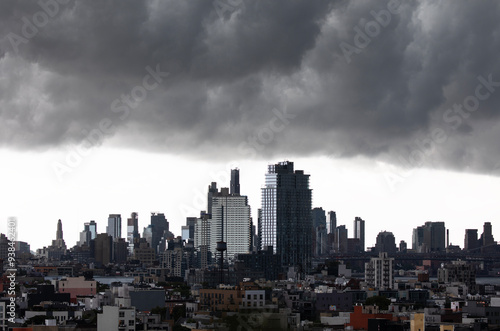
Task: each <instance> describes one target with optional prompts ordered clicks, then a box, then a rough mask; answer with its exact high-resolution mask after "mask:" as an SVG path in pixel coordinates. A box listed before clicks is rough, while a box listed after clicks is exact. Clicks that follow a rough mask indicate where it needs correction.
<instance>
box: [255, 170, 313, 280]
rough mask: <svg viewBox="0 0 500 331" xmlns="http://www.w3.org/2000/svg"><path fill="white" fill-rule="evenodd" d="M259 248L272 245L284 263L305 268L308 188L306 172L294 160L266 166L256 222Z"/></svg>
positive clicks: (309, 232) (309, 218) (308, 262)
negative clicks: (299, 168)
mask: <svg viewBox="0 0 500 331" xmlns="http://www.w3.org/2000/svg"><path fill="white" fill-rule="evenodd" d="M259 235H260V236H261V238H260V242H261V247H260V249H264V248H266V247H268V246H273V251H274V253H276V254H277V255H279V257H280V260H281V264H282V265H283V266H296V267H299V268H300V269H302V271H303V272H304V271H307V270H309V268H310V265H311V254H312V216H311V189H309V175H306V174H304V171H302V170H296V171H294V169H293V162H289V161H285V162H280V163H278V164H274V165H269V166H268V172H267V174H266V180H265V187H264V188H262V213H261V219H260V222H259Z"/></svg>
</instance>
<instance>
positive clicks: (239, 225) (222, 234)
mask: <svg viewBox="0 0 500 331" xmlns="http://www.w3.org/2000/svg"><path fill="white" fill-rule="evenodd" d="M251 227H252V219H251V217H250V206H249V205H248V198H247V197H246V196H242V195H239V194H237V195H236V194H235V195H233V194H230V193H229V189H228V188H221V190H220V192H214V193H213V196H212V218H211V220H210V251H211V252H212V253H215V248H216V246H217V242H219V241H224V242H226V244H227V251H226V256H227V257H228V258H229V259H233V258H234V255H235V254H245V253H248V252H249V251H250V246H251V244H252V229H251Z"/></svg>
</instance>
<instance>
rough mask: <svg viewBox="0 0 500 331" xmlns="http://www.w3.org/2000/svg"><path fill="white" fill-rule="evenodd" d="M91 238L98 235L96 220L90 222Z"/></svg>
mask: <svg viewBox="0 0 500 331" xmlns="http://www.w3.org/2000/svg"><path fill="white" fill-rule="evenodd" d="M89 231H90V239H91V240H92V239H95V237H97V223H96V222H95V221H93V220H92V221H90V223H89Z"/></svg>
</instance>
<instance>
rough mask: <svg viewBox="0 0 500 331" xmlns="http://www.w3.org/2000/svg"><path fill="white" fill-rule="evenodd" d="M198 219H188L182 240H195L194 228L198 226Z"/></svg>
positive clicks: (184, 226) (183, 229)
mask: <svg viewBox="0 0 500 331" xmlns="http://www.w3.org/2000/svg"><path fill="white" fill-rule="evenodd" d="M196 219H197V218H196V217H186V225H183V226H182V240H189V239H193V240H194V228H195V226H196Z"/></svg>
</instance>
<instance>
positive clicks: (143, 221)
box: [18, 164, 498, 250]
mask: <svg viewBox="0 0 500 331" xmlns="http://www.w3.org/2000/svg"><path fill="white" fill-rule="evenodd" d="M269 165H270V164H268V165H267V166H269ZM306 172H307V170H306ZM230 174H231V172H230V170H229V171H228V172H227V178H229V179H230ZM220 175H222V174H220ZM244 177H245V176H244V175H243V177H242V181H243V182H252V180H248V179H245V178H244ZM262 177H264V173H262ZM311 178H314V174H312V176H311ZM262 181H263V182H264V178H262ZM319 181H320V180H319ZM217 184H218V183H217ZM218 187H221V186H220V185H219V184H218ZM222 187H226V188H229V187H230V185H229V183H228V185H222ZM242 187H243V190H242V192H243V193H245V184H243V185H242ZM311 188H312V189H313V196H314V195H315V194H314V191H315V189H314V187H311ZM259 198H260V197H259ZM202 199H203V198H202ZM204 199H205V201H203V202H201V201H200V204H199V205H203V207H202V208H201V209H200V210H199V211H198V214H197V215H195V214H192V215H191V216H193V217H195V216H196V217H198V216H199V212H200V211H202V210H206V209H207V208H206V203H207V202H208V200H207V198H206V192H205V196H204ZM259 200H260V199H259ZM249 205H250V206H251V210H252V217H253V219H254V225H255V226H256V225H257V224H256V220H257V215H256V212H257V209H258V208H260V205H258V206H254V205H252V204H251V202H250V200H249ZM191 207H194V206H191ZM314 207H322V208H324V209H325V212H327V213H329V212H330V210H329V209H328V208H327V207H324V206H316V205H315V204H314V203H313V208H314ZM333 211H334V212H336V214H337V215H338V214H339V212H340V214H342V208H339V209H335V210H333ZM133 212H134V213H135V212H136V211H133ZM156 212H161V213H165V215H166V219H167V221H169V223H170V222H171V221H172V220H170V219H169V217H168V214H169V213H168V211H166V212H162V211H156ZM156 212H147V214H146V216H142V217H141V213H138V219H139V229H142V228H146V227H147V226H148V224H149V217H150V215H151V214H152V213H156ZM131 213H132V212H127V214H125V213H121V214H118V215H121V217H122V220H125V219H126V217H127V215H130V214H131ZM254 214H255V216H254ZM354 214H355V215H356V216H353V217H352V219H344V218H338V216H337V226H340V225H344V226H345V227H346V229H348V237H349V238H354V237H355V232H354V230H355V229H354V225H353V221H354V223H355V222H356V219H357V217H358V215H362V213H358V212H354ZM110 215H111V214H108V215H107V216H105V217H101V219H100V220H101V222H100V223H101V224H102V225H101V227H99V221H96V223H97V225H98V228H100V229H101V231H98V233H106V230H105V229H106V224H107V222H108V218H109V217H110ZM360 217H361V218H364V219H363V221H366V226H367V228H369V229H372V230H371V231H370V232H368V231H365V241H366V242H367V245H366V247H365V249H366V248H367V247H374V246H375V244H376V237H377V234H378V233H379V232H382V231H388V230H389V229H387V228H379V226H378V225H377V224H376V223H375V224H374V223H372V222H370V221H369V220H367V219H366V217H364V216H360ZM96 218H97V219H99V217H96ZM18 221H19V220H18ZM63 222H64V219H63ZM88 222H89V221H86V222H82V224H77V225H76V227H77V228H78V227H82V226H83V225H84V223H88ZM425 222H428V221H424V220H421V221H420V220H419V221H417V222H416V223H413V224H412V225H411V226H410V227H411V228H410V229H409V228H408V227H406V226H404V228H405V229H406V232H401V231H399V232H395V231H392V232H394V234H395V237H396V243H399V241H401V240H404V241H406V243H407V245H408V247H412V237H413V229H414V228H417V227H420V226H422V225H423V224H424V223H425ZM484 222H488V221H482V220H481V221H477V224H475V225H474V226H471V224H466V225H464V228H463V231H459V232H458V233H457V230H459V229H456V228H454V227H453V225H452V224H447V222H445V227H446V229H451V234H450V238H451V240H450V243H452V244H454V245H458V246H460V247H461V248H464V237H465V230H466V229H478V231H479V234H481V231H482V230H481V229H482V226H483V223H484ZM56 223H57V222H55V223H54V224H56ZM20 224H22V223H20ZM170 224H172V223H170ZM174 224H176V225H177V224H178V226H173V227H172V226H171V227H170V230H171V231H172V232H173V233H174V235H175V236H181V227H182V226H183V225H184V224H185V219H183V220H181V221H180V222H177V221H176V222H174ZM473 224H474V223H473ZM493 224H494V222H493ZM68 225H75V224H73V223H69V224H68ZM65 228H66V229H67V228H68V226H67V225H65ZM103 228H104V229H103ZM80 231H81V228H79V231H77V232H75V233H72V232H70V231H68V230H66V232H65V234H66V238H73V237H75V238H76V240H75V244H77V241H79V240H80V237H79V235H80ZM497 231H498V229H497V228H496V227H493V236H495V233H496V232H497ZM51 232H53V231H49V233H51ZM126 232H127V230H126V227H125V226H123V225H122V234H121V237H122V238H125V239H126V238H127V233H126ZM139 232H141V231H139ZM52 236H53V235H52V234H51V236H50V238H52ZM141 236H142V232H141ZM23 237H24V236H22V235H21V238H20V239H19V240H21V241H27V242H28V243H30V242H34V243H36V242H42V245H41V246H39V247H38V246H37V245H36V244H35V245H32V249H33V250H35V249H36V248H42V247H43V246H48V245H49V244H50V243H49V244H46V243H45V241H40V240H38V241H36V240H35V241H30V240H25V238H23ZM54 238H55V237H54ZM66 241H67V243H68V247H73V244H72V239H70V240H66Z"/></svg>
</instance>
